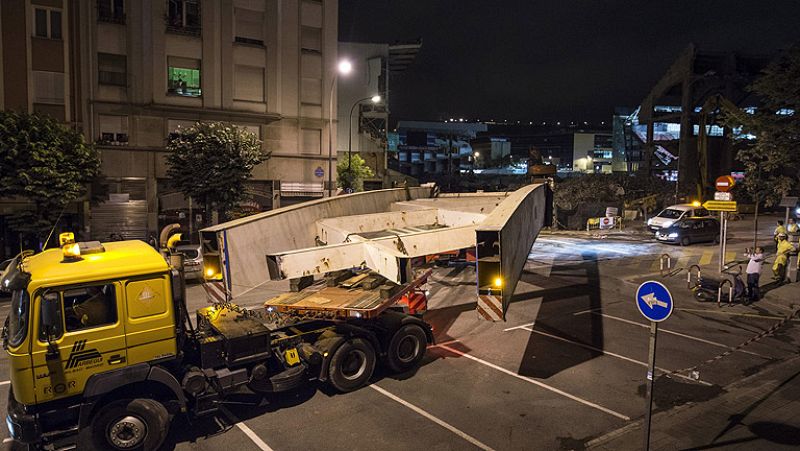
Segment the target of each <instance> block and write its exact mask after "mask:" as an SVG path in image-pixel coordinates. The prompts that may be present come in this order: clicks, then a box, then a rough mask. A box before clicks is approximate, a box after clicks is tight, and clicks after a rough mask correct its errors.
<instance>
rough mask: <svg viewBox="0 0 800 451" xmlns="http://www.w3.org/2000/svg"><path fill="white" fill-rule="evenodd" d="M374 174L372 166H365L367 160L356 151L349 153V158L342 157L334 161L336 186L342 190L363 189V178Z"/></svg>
mask: <svg viewBox="0 0 800 451" xmlns="http://www.w3.org/2000/svg"><path fill="white" fill-rule="evenodd" d="M373 175H375V173H374V172H372V168H370V167H369V166H367V162H366V161H364V159H363V158H361V156H360V155H359V154H357V153H354V154H352V155H351V157H350V159H348V158H342V159H341V160H339V161H338V162H336V186H338V187H339V188H342V189H343V190H345V191H346V190H347V189H348V188H349V189H352V190H353V191H363V190H364V179H366V178H369V177H372V176H373Z"/></svg>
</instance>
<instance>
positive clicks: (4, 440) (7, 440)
mask: <svg viewBox="0 0 800 451" xmlns="http://www.w3.org/2000/svg"><path fill="white" fill-rule="evenodd" d="M13 440H14V439H13V438H11V437H6V438H4V439H3V443H8V442H11V441H13Z"/></svg>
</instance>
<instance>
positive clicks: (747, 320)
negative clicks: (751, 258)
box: [0, 221, 800, 451]
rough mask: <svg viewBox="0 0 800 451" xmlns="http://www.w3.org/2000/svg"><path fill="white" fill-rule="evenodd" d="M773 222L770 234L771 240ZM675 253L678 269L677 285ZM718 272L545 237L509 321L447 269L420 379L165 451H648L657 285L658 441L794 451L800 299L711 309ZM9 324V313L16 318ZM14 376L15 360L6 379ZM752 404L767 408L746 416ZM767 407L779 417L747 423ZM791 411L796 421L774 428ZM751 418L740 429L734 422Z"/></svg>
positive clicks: (196, 297) (235, 410)
mask: <svg viewBox="0 0 800 451" xmlns="http://www.w3.org/2000/svg"><path fill="white" fill-rule="evenodd" d="M771 224H772V222H767V221H763V222H762V227H761V230H760V234H761V235H762V236H763V239H764V241H765V242H769V240H770V238H771V227H772V226H771ZM749 227H752V224H748V223H747V221H742V222H740V223H733V224H732V227H731V229H732V230H731V248H730V249H731V250H733V249H736V252H737V253H741V252H742V251H743V248H744V247H745V246H746V245H748V242H749V240H750V239H751V236H749V233H751V232H749V230H750V229H749ZM740 248H741V249H740ZM663 254H669V255H670V256H671V262H672V270H670V271H667V274H666V275H665V276H664V277H662V276H661V271H660V265H659V262H660V260H659V257H660V256H661V255H663ZM735 254H736V253H734V255H733V256H731V258H729V259H728V260H731V259H733V258H738V256H737V255H735ZM717 259H718V248H717V247H716V246H714V245H706V244H698V245H693V246H688V247H680V246H669V245H664V244H660V243H655V242H653V241H652V240H651V239H650V237H649V236H647V235H646V234H644V233H640V232H637V231H636V230H628V231H626V232H625V233H608V234H606V233H604V234H599V233H597V234H585V233H583V234H581V233H577V234H576V233H568V234H566V233H558V234H543V235H542V236H541V237H540V238H539V240H537V243H536V245H535V246H534V248H533V249H532V250H531V255H530V258H529V261H528V263H527V265H526V267H525V269H524V272H523V276H522V279H521V282H520V284H519V286H518V288H517V290H516V292H515V295H514V298H513V301H512V304H511V305H510V307H509V309H508V312H507V316H506V321H505V322H501V323H489V322H486V321H483V320H481V319H479V318H478V315H477V313H476V312H475V310H474V308H475V303H474V297H475V288H474V277H475V276H474V269H473V268H471V267H453V268H443V269H437V270H436V271H435V272H434V274H433V276H432V281H431V282H430V283H429V287H428V288H429V290H430V292H431V295H430V302H429V312H428V313H427V314H426V316H425V319H426V320H427V321H429V322H430V323H431V324H432V326H433V328H434V332H435V335H436V342H437V344H436V345H434V346H432V347H431V348H429V350H428V354H427V357H426V359H425V360H424V362H423V364H422V366H421V367H420V368H419V369H418V370H416V371H415V372H413V373H412V374H405V375H399V376H398V375H391V374H385V373H382V372H380V371H379V372H378V373H376V375H375V377H374V378H373V381H372V384H371V385H370V386H368V387H365V388H363V389H361V390H358V391H355V392H352V393H348V394H344V395H342V394H335V393H333V392H332V391H331V390H329V389H328V388H326V387H318V386H315V385H309V386H308V387H306V388H303V389H301V390H299V391H297V392H293V393H290V394H284V395H280V396H274V397H268V398H265V399H259V400H255V399H236V400H233V401H235V403H233V404H230V405H228V406H227V408H226V409H225V411H224V412H222V413H221V414H220V415H217V416H216V417H215V418H208V419H204V420H202V421H195V422H192V423H190V422H188V421H187V420H186V419H178V420H176V423H175V424H173V427H172V429H171V432H170V436H169V439H168V442H167V443H166V444H165V446H164V449H167V450H171V449H176V450H189V449H192V450H206V449H208V450H211V449H223V448H226V449H236V450H237V451H239V450H241V451H244V450H250V449H254V450H266V449H275V450H295V449H297V450H301V449H303V450H307V449H334V450H338V449H341V450H345V449H346V450H361V449H364V450H367V449H370V450H371V449H378V448H380V449H409V448H413V447H424V448H426V449H434V450H446V449H458V450H461V449H497V450H505V449H509V450H512V449H548V450H549V449H585V448H587V447H595V448H597V449H641V439H642V433H641V430H640V429H638V432H637V428H638V427H639V426H640V424H641V420H642V417H643V415H644V413H645V398H644V395H645V392H644V383H645V376H646V371H647V368H646V363H645V361H646V360H647V343H648V329H647V328H648V324H647V322H646V320H645V319H644V318H643V317H642V316H641V314H640V313H639V312H638V310H637V309H636V307H635V304H634V296H635V294H634V293H635V291H636V288H637V287H638V285H639V284H640V283H641V282H643V281H644V280H649V279H653V280H659V281H661V282H663V283H664V284H665V285H666V286H667V287H669V289H670V291H671V292H672V295H673V298H674V302H675V306H676V307H675V311H674V313H673V315H672V317H670V318H669V319H668V320H667V321H665V322H664V323H662V324H661V327H660V332H659V338H658V348H657V361H656V364H657V367H658V368H660V370H659V371H657V373H656V390H655V412H656V413H655V417H654V423H653V424H654V428H653V431H654V435H653V440H654V441H653V443H654V444H657V445H659V446H665V448H659V449H673V448H669V447H670V446H673V444H674V446H675V448H674V449H691V448H692V447H695V449H708V448H698V447H703V446H710V445H714V444H715V443H717V444H720V443H721V444H723V446H728V445H725V443H728V441H731V440H744V441H741V442H737V443H738V444H737V443H732V445H736V446H742V447H744V446H747V447H748V448H747V449H778V448H776V447H773V445H775V446H778V445H780V446H784V445H783V444H782V443H781V442H780V441H781V440H784V441H786V440H789V439H787V438H785V436H787V434H788V436H789V437H790V438H791V436H792V435H791V434H792V433H793V431H795V429H792V428H796V427H797V424H796V423H793V421H795V420H792V419H791V418H795V419H796V418H797V415H798V412H800V407H799V406H800V405H798V403H797V396H796V393H798V392H797V390H796V389H795V390H793V389H794V388H796V387H797V382H796V381H797V379H800V378H797V377H795V378H794V379H792V374H794V373H797V372H798V371H800V361H798V358H797V356H798V345H797V344H798V343H799V342H800V328H798V327H797V326H798V324H799V323H800V320H798V317H797V316H795V317H793V318H788V319H787V316H788V315H790V314H792V312H794V310H795V309H797V308H798V306H800V285H798V284H790V285H785V286H782V287H778V288H774V289H771V290H767V291H766V295H765V298H764V299H762V300H761V301H760V302H758V303H755V304H752V305H742V304H739V303H736V304H734V305H730V306H728V305H722V306H720V307H718V306H717V305H716V303H713V302H698V301H697V300H696V299H695V298H694V296H693V295H692V293H691V292H690V291H689V290H688V289H687V288H686V279H685V277H686V272H685V268H687V267H688V266H689V265H691V264H701V266H702V268H703V272H704V274H707V275H709V276H711V275H715V274H714V273H715V271H716V265H717ZM678 268H684V269H683V270H682V271H677V270H678ZM767 269H768V268H767V267H766V265H765V271H766V270H767ZM673 272H674V273H675V274H673V275H670V274H671V273H673ZM717 276H718V275H717ZM768 281H769V277H768V275H767V273H766V272H765V276H762V282H763V283H765V284H766V283H767V282H768ZM285 289H286V286H285V284H280V283H278V284H273V283H269V284H265V285H264V286H262V287H260V288H259V289H257V290H254V291H252V292H250V293H248V294H247V295H246V296H245V297H243V298H242V299H241V300H240V302H241V303H242V304H244V305H248V306H257V305H259V304H260V303H261V302H263V300H264V299H266V298H268V297H269V296H271V295H274V294H276V293H279V292H281V291H282V290H285ZM189 297H190V303H191V305H192V308H197V307H200V306H202V305H204V304H205V298H204V295H203V291H202V289H201V288H200V287H199V286H193V287H191V288H190V290H189ZM7 310H8V306H7V305H0V315H4V314H6V313H7ZM776 325H778V326H776ZM772 329H774V330H772ZM765 332H769V333H765ZM762 335H763V336H762ZM744 343H747V344H744ZM743 344H744V345H743ZM742 345H743V346H742ZM720 356H722V357H720ZM687 368H689V369H690V370H689V371H679V372H675V371H676V370H681V369H687ZM7 371H8V365H7V359H6V358H5V357H0V379H1V380H7V376H6V375H7ZM793 371H794V373H793ZM786 381H789V382H786ZM784 382H786V383H785V384H784V385H781V384H782V383H784ZM764 384H766V385H764ZM770 384H771V385H770ZM762 385H763V387H762ZM759 387H760V388H761V389H763V390H762V391H754V390H755V389H756V388H759ZM7 389H8V385H7V384H6V385H0V391H3V390H7ZM773 389H774V392H771V391H770V390H773ZM770 393H771V394H770ZM767 394H769V396H766V395H767ZM741 397H745V398H746V399H749V400H752V402H750V403H749V404H748V403H746V402H744V401H743V402H742V403H737V402H734V401H735V400H737V399H740V398H741ZM745 398H742V399H745ZM761 398H765V399H771V400H774V401H775V403H774V404H773V403H772V401H770V402H769V403H768V402H766V401H765V402H763V403H761V404H758V405H756V407H753V408H751V409H749V410H747V409H748V407H749V406H750V405H751V404H754V403H755V402H756V401H757V400H758V399H761ZM240 402H241V403H248V402H258V403H259V404H258V405H257V406H246V405H244V404H238V403H240ZM4 403H5V395H4V393H0V408H3V407H4ZM778 404H780V405H778ZM697 409H705V410H697ZM725 409H728V410H730V411H731V412H732V413H726V412H727V411H726V410H725ZM776 409H777V411H778V412H780V413H781V417H786V418H784V419H781V421H778V419H777V418H774V416H773V417H770V415H771V414H772V413H771V412H774V411H776ZM733 411H735V412H733ZM745 411H746V412H745ZM685 412H695V415H693V416H692V415H689V414H688V413H685ZM703 412H705V413H703ZM742 412H745V413H746V416H745V417H742V418H744V419H743V420H742V421H740V422H739V423H736V424H734V425H733V426H730V427H729V426H728V424H729V423H730V422H731V421H730V420H729V419H727V418H728V417H730V416H731V415H740V416H741V415H744V413H742ZM725 415H727V416H725ZM792 415H793V417H792ZM698 416H702V417H703V418H704V419H708V421H709V422H710V423H709V430H708V431H705V432H704V431H699V432H697V433H693V434H689V433H687V434H685V435H683V434H682V433H681V427H682V426H681V425H686V427H688V425H690V424H691V423H692V421H698V420H697V417H698ZM736 418H739V417H736ZM655 419H659V420H658V422H656V421H655ZM723 420H724V421H723ZM704 424H705V423H704ZM712 426H713V427H712ZM726 427H727V429H726ZM714 428H716V429H714ZM696 429H698V428H696ZM699 429H703V428H699ZM3 431H4V429H3ZM722 431H724V434H722V435H720V436H719V437H717V435H716V434H714V435H713V436H712V435H709V434H710V433H711V432H716V433H719V432H722ZM765 431H767V432H765ZM706 432H708V434H706ZM3 433H5V432H3ZM704 434H705V435H704ZM747 434H750V435H747ZM796 436H797V434H794V437H796ZM715 437H716V438H715ZM712 439H714V440H716V441H712ZM745 439H747V440H745ZM673 442H674V443H673ZM789 446H791V443H789ZM743 449H744V448H743Z"/></svg>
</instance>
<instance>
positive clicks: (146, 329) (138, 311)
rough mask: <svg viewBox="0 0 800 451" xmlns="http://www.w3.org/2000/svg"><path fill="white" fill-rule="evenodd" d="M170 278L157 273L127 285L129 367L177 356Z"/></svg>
mask: <svg viewBox="0 0 800 451" xmlns="http://www.w3.org/2000/svg"><path fill="white" fill-rule="evenodd" d="M170 293H171V290H170V278H169V275H168V274H166V273H164V274H156V275H152V276H146V277H141V278H136V279H130V280H127V281H126V282H125V331H126V334H127V335H126V338H125V339H126V344H127V348H128V364H129V365H134V364H137V363H142V362H152V361H154V360H160V359H167V358H170V357H174V356H175V354H176V353H177V342H176V339H175V309H174V303H173V302H172V296H171V294H170Z"/></svg>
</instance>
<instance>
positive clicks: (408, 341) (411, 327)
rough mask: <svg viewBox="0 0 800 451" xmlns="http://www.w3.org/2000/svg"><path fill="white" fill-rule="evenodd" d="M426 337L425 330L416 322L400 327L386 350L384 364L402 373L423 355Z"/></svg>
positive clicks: (414, 365)
mask: <svg viewBox="0 0 800 451" xmlns="http://www.w3.org/2000/svg"><path fill="white" fill-rule="evenodd" d="M427 344H428V337H427V336H426V335H425V331H424V330H422V328H421V327H419V326H418V325H416V324H406V325H405V326H403V327H401V328H400V329H399V330H398V331H397V332H395V334H394V336H392V339H391V341H389V348H388V349H387V350H386V365H387V366H388V367H389V368H390V369H391V370H392V371H394V372H396V373H402V372H405V371H408V370H410V369H412V368H414V367H416V366H417V365H418V364H419V362H420V361H421V360H422V358H423V357H425V347H426V346H427Z"/></svg>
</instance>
